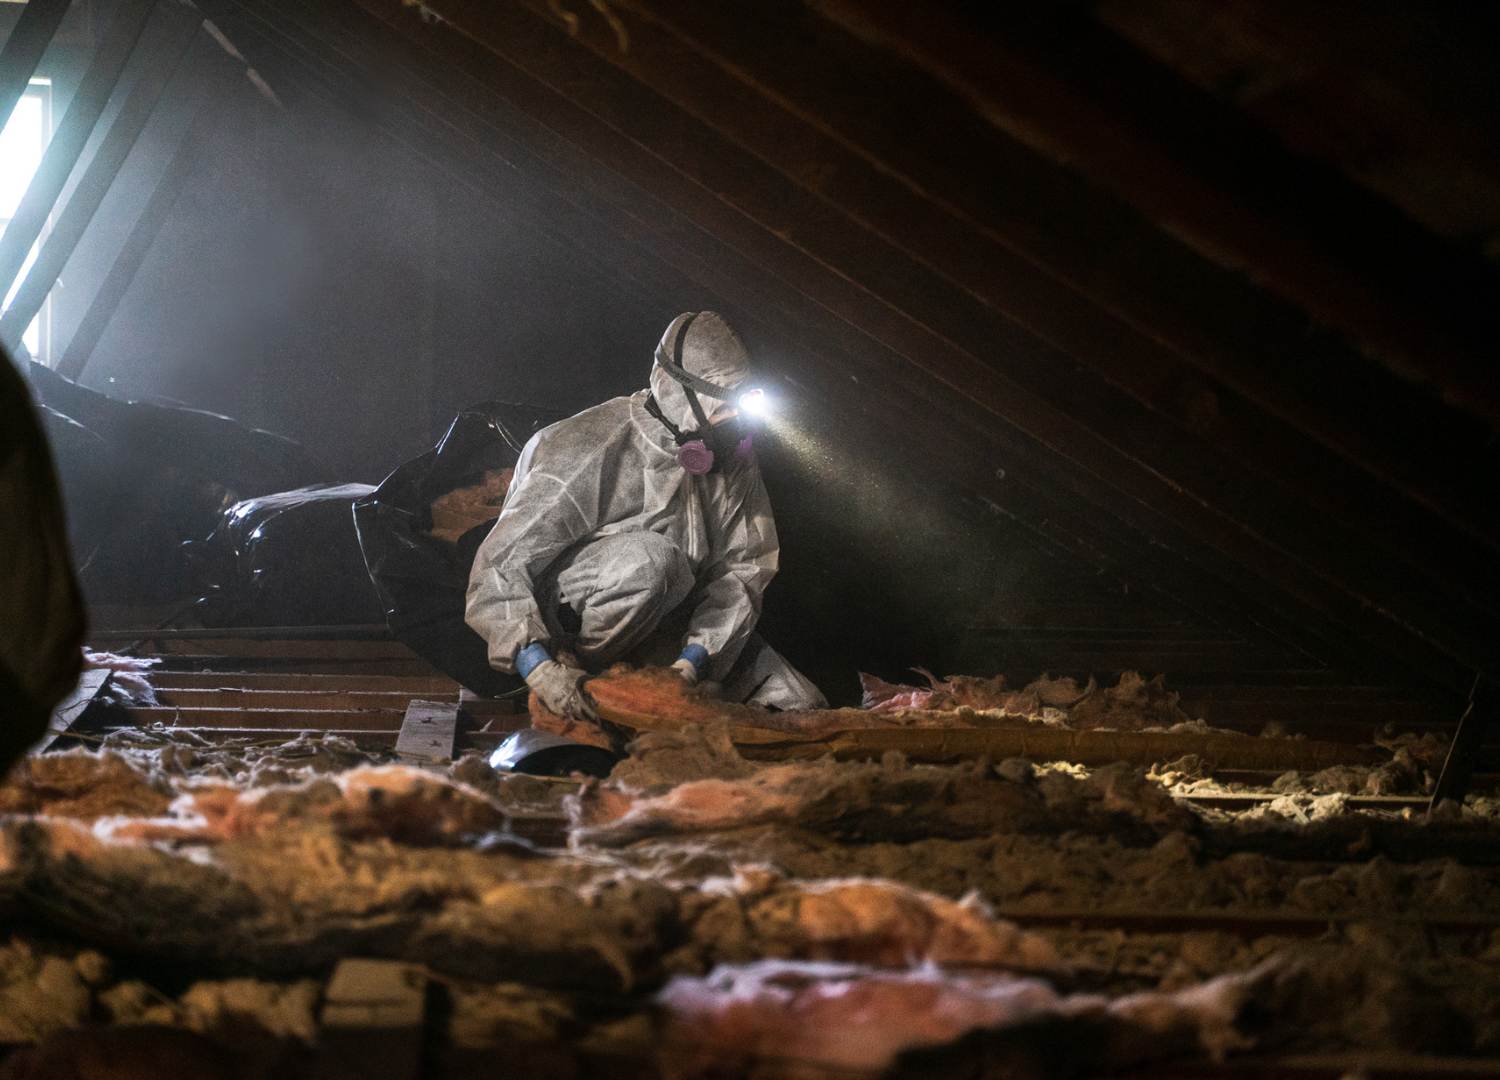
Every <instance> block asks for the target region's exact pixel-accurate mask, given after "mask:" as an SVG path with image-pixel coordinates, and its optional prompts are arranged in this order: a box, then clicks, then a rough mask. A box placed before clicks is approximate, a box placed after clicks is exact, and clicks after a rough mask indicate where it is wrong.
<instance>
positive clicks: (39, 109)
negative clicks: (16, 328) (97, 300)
mask: <svg viewBox="0 0 1500 1080" xmlns="http://www.w3.org/2000/svg"><path fill="white" fill-rule="evenodd" d="M51 135H52V84H51V82H50V81H49V80H47V79H32V80H31V83H30V85H29V86H27V88H26V91H25V92H24V93H23V94H22V95H21V97H20V98H19V99H18V100H17V101H16V107H15V109H14V110H13V111H12V112H11V114H10V120H9V121H8V122H7V123H6V125H5V129H4V130H3V131H0V232H3V231H4V230H5V228H6V226H8V225H9V224H10V219H11V218H12V217H14V216H15V213H16V207H17V206H19V205H20V203H21V197H22V196H23V195H25V194H26V186H27V185H28V184H30V183H31V178H32V176H33V175H34V174H35V173H36V170H37V166H38V165H40V164H41V163H42V154H43V153H44V152H45V151H46V149H47V140H48V138H50V137H51ZM40 243H41V242H40V240H38V243H37V246H36V247H33V248H32V249H31V254H30V255H28V256H27V257H26V265H25V267H24V268H23V269H22V271H21V274H20V276H19V277H18V278H17V279H16V281H14V282H13V283H12V284H11V288H10V292H9V293H7V294H6V297H5V303H6V304H7V305H9V304H10V302H11V300H12V298H13V297H14V296H15V292H16V289H17V288H19V287H20V284H21V281H22V280H23V279H24V278H25V276H26V271H27V270H30V269H31V264H32V262H33V261H35V259H36V255H37V251H38V249H39V247H40ZM51 314H52V301H51V299H50V298H49V299H48V301H47V303H46V304H44V305H43V306H42V310H41V311H40V312H38V313H37V317H36V318H35V319H33V320H32V322H31V325H30V326H29V327H27V329H26V333H25V335H24V336H23V338H22V340H23V341H24V342H25V344H26V348H27V350H28V351H29V352H30V353H31V355H32V356H34V357H35V358H36V359H38V360H40V361H42V362H43V363H45V362H47V351H48V348H49V347H50V345H51V342H50V340H49V338H50V337H51V334H50V333H49V332H48V331H49V330H50V329H51V327H50V323H51Z"/></svg>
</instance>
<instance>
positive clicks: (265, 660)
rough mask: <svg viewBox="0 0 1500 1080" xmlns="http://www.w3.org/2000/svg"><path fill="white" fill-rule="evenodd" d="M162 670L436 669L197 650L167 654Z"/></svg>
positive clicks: (405, 673) (406, 673) (363, 672)
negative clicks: (238, 655) (194, 651)
mask: <svg viewBox="0 0 1500 1080" xmlns="http://www.w3.org/2000/svg"><path fill="white" fill-rule="evenodd" d="M161 659H162V666H161V668H160V669H158V670H160V671H164V672H173V671H216V670H218V669H220V668H223V667H224V666H225V665H226V663H227V662H230V661H232V662H233V664H234V666H235V667H237V668H245V669H247V670H250V671H263V672H280V673H286V674H305V675H330V676H340V675H342V676H382V675H388V676H398V677H403V678H405V677H428V678H430V677H433V676H435V675H436V673H437V672H436V669H435V668H434V667H433V666H432V665H431V664H429V663H427V661H425V660H419V659H417V658H415V657H413V658H412V659H410V660H399V659H394V658H393V659H389V660H341V659H338V658H337V657H324V658H316V657H306V658H299V657H285V656H240V657H229V656H225V655H223V654H222V653H212V654H209V655H200V654H194V653H166V654H164V655H163V656H162V658H161Z"/></svg>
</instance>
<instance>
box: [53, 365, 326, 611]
mask: <svg viewBox="0 0 1500 1080" xmlns="http://www.w3.org/2000/svg"><path fill="white" fill-rule="evenodd" d="M25 373H26V375H27V378H28V379H29V381H30V383H31V389H32V392H33V393H34V394H35V395H36V397H37V399H38V401H39V403H40V404H41V405H42V406H43V416H44V419H45V422H46V426H47V433H48V436H49V437H50V440H51V444H52V452H53V457H54V460H55V461H56V463H57V472H58V475H59V477H60V478H61V480H62V490H63V494H64V498H65V499H66V500H67V505H68V509H69V512H70V513H69V526H70V539H71V541H72V548H73V553H74V559H75V565H77V566H78V568H79V569H80V571H86V572H85V573H84V574H83V584H84V586H85V588H86V590H87V591H88V593H89V596H90V599H91V600H94V601H100V600H113V601H117V602H123V603H160V602H167V601H173V600H179V599H182V598H184V597H187V596H190V595H192V592H193V585H192V582H191V581H190V580H189V579H188V577H187V573H186V571H187V567H186V565H185V563H184V561H183V555H182V552H181V550H180V545H181V544H182V543H183V542H184V541H186V540H192V539H197V538H201V537H203V536H206V535H207V534H208V533H209V532H210V531H211V530H212V529H214V528H215V525H216V523H217V522H218V520H219V515H220V514H221V513H222V512H223V510H224V509H225V508H226V507H229V506H232V505H233V504H234V503H235V502H237V501H239V500H241V499H245V498H248V497H252V496H257V495H265V494H269V493H271V492H278V491H287V490H289V489H292V488H297V487H301V486H303V485H306V484H310V483H313V482H314V481H316V480H320V479H324V477H322V476H321V475H319V473H320V470H319V469H318V468H317V467H316V466H315V465H314V463H313V461H312V459H311V458H310V457H309V456H308V454H307V452H306V451H305V450H304V449H303V448H302V447H301V446H300V445H299V444H298V443H296V442H293V441H292V440H291V439H287V438H285V437H283V436H280V435H275V434H273V433H271V432H269V431H261V430H259V429H257V428H252V427H247V426H246V425H244V424H242V423H240V422H238V421H236V420H232V419H230V418H229V417H227V416H220V415H218V414H217V413H210V412H204V411H202V410H200V409H191V408H187V407H185V406H181V405H175V404H159V403H152V402H142V401H122V400H119V399H117V398H112V397H110V396H109V395H107V394H101V393H99V392H97V391H95V390H90V389H88V388H87V387H84V386H80V385H79V384H78V383H76V382H73V381H72V380H71V379H68V378H65V377H64V376H62V375H59V374H58V373H57V372H55V371H53V370H52V369H51V368H48V367H46V366H45V365H42V364H38V363H35V362H32V363H30V364H28V365H27V366H26V370H25Z"/></svg>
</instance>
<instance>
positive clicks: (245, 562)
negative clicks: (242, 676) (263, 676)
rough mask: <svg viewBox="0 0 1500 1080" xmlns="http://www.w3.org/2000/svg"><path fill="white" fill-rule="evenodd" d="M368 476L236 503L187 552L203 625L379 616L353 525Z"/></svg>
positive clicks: (335, 622)
mask: <svg viewBox="0 0 1500 1080" xmlns="http://www.w3.org/2000/svg"><path fill="white" fill-rule="evenodd" d="M374 490H375V489H374V488H373V487H372V486H370V485H369V484H314V485H312V486H311V487H302V488H297V489H295V490H293V491H279V492H277V493H275V494H274V495H262V496H260V497H259V498H255V499H245V500H243V501H241V502H237V503H235V504H234V505H233V506H231V507H230V508H229V509H227V510H225V511H224V512H223V515H222V516H221V518H220V520H219V526H218V528H216V529H215V530H214V531H213V533H212V534H211V535H210V536H209V537H208V539H207V540H204V541H202V542H201V543H191V544H188V545H186V546H187V548H188V559H189V561H190V563H191V565H192V567H193V573H194V576H195V578H196V580H197V581H198V583H199V586H200V588H201V589H202V591H203V595H202V597H201V598H200V599H199V601H198V606H197V609H196V610H197V614H198V618H199V619H200V620H201V621H202V623H203V625H205V626H347V625H350V624H356V623H378V622H380V621H381V617H382V616H381V608H380V600H379V598H378V597H377V596H376V595H375V589H374V587H373V586H372V585H371V584H370V577H369V575H368V574H366V573H365V563H364V558H363V557H362V556H361V555H360V550H359V540H358V538H357V537H356V536H355V533H354V513H353V508H354V504H355V503H356V502H358V501H359V500H360V499H362V498H364V497H365V496H367V495H369V494H370V493H371V492H373V491H374Z"/></svg>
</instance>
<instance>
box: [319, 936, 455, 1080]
mask: <svg viewBox="0 0 1500 1080" xmlns="http://www.w3.org/2000/svg"><path fill="white" fill-rule="evenodd" d="M426 1016H427V974H426V972H425V971H424V970H423V969H422V968H421V967H419V966H418V965H416V964H405V963H401V962H398V961H395V960H372V959H358V958H350V959H346V960H341V961H339V964H338V967H336V968H335V969H334V972H333V978H331V979H330V980H329V982H328V987H327V990H326V992H325V994H324V1000H323V1012H322V1016H321V1018H320V1020H321V1023H320V1029H319V1032H318V1054H317V1063H316V1065H315V1066H314V1069H313V1075H314V1076H316V1077H318V1078H319V1080H345V1078H347V1080H356V1078H362V1077H368V1076H383V1077H390V1078H391V1080H408V1078H409V1080H416V1077H418V1076H420V1075H422V1047H423V1042H424V1028H425V1025H426Z"/></svg>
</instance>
